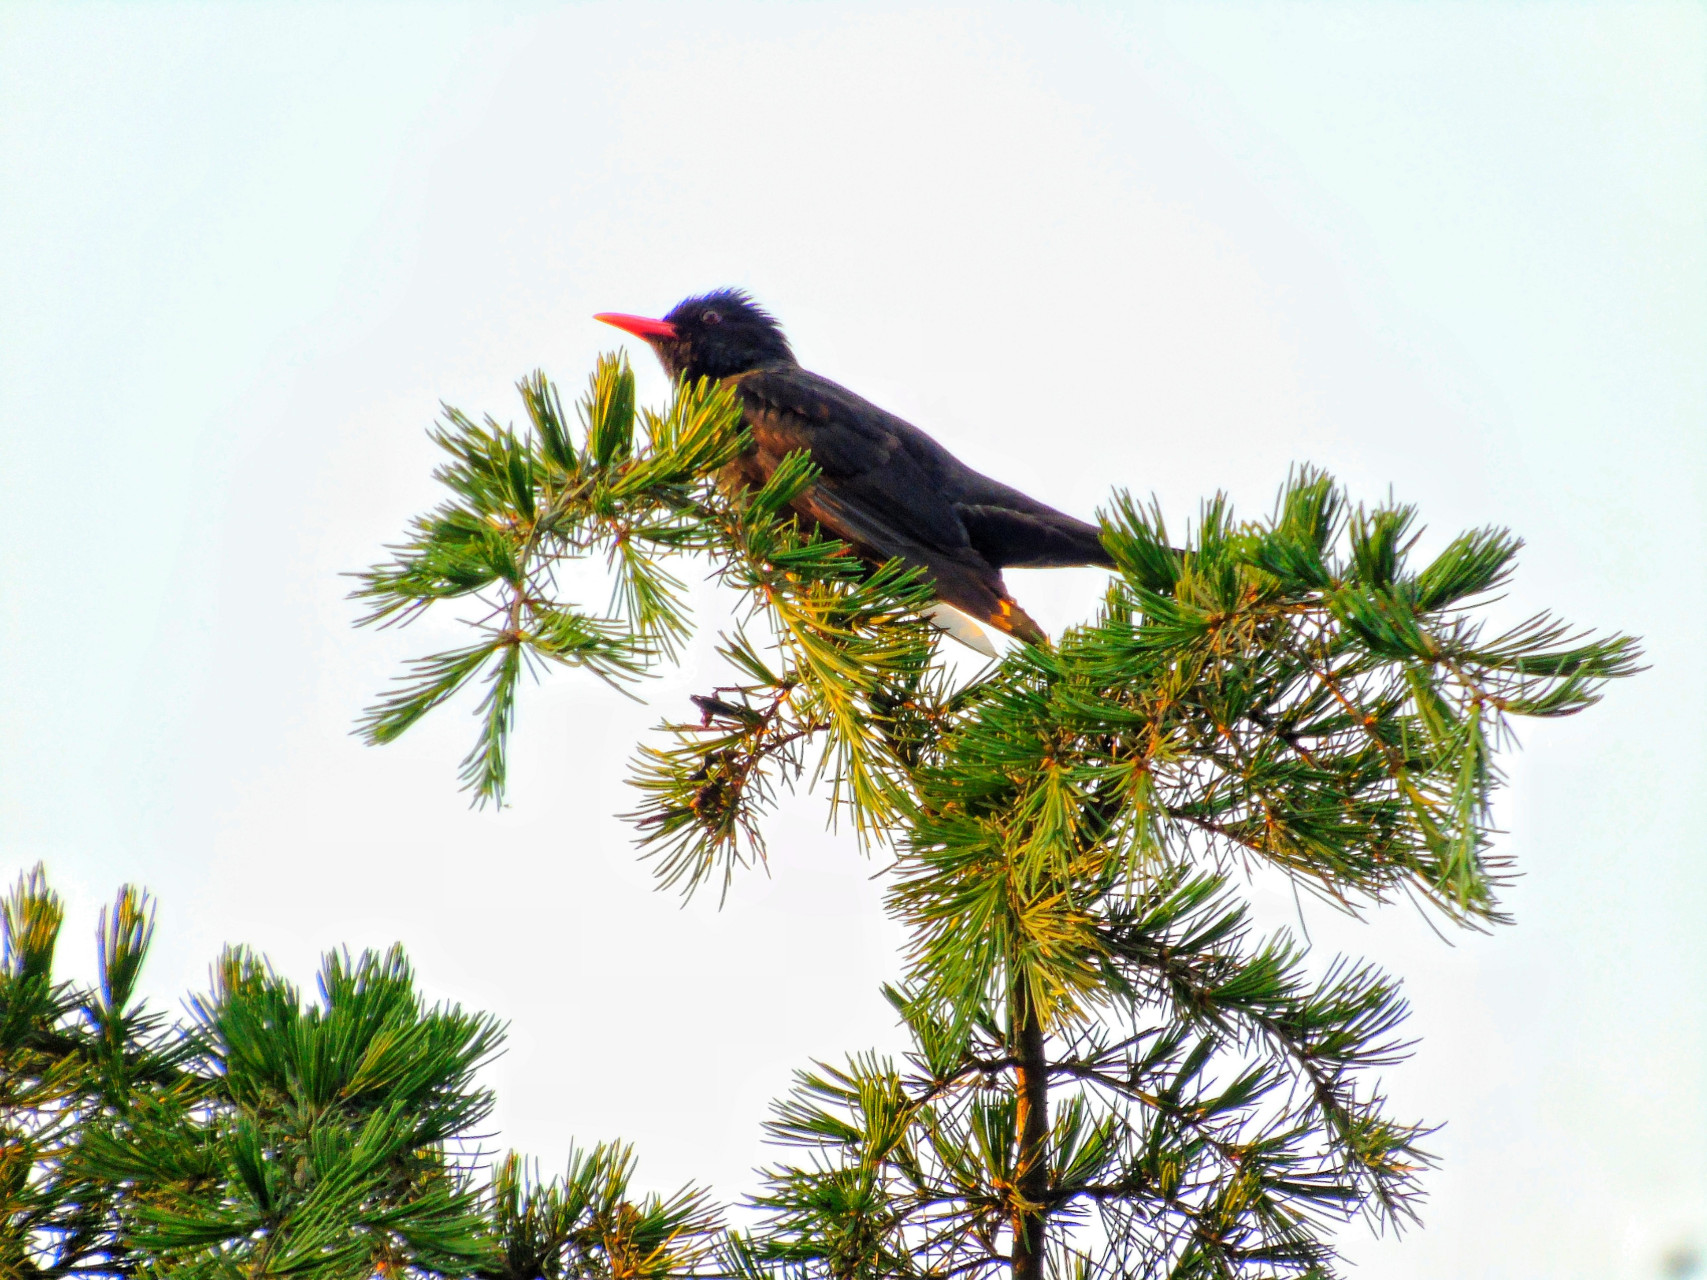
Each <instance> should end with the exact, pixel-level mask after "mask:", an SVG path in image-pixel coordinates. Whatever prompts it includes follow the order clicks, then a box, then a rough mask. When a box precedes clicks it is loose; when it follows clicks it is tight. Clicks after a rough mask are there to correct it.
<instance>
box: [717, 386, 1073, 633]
mask: <svg viewBox="0 0 1707 1280" xmlns="http://www.w3.org/2000/svg"><path fill="white" fill-rule="evenodd" d="M735 381H736V385H737V387H738V388H739V389H740V393H741V398H742V402H743V404H744V406H745V408H746V417H747V425H748V426H749V428H750V429H751V430H752V433H753V444H754V451H755V456H754V458H753V460H752V461H753V462H754V463H755V464H756V466H757V470H758V473H759V474H760V475H768V474H769V473H770V472H771V471H772V470H773V469H774V468H775V467H776V465H777V464H778V463H779V462H781V461H782V459H783V458H785V457H787V456H788V454H790V453H791V452H793V451H795V450H798V449H805V450H807V451H808V452H809V453H810V454H811V455H812V461H813V462H814V464H816V466H817V467H818V469H819V472H820V478H819V481H818V483H817V484H815V485H813V486H812V487H811V488H810V489H808V490H807V491H806V492H805V493H803V494H801V495H800V497H799V498H798V499H796V500H795V503H794V505H795V508H796V510H798V511H799V512H800V514H802V515H803V516H806V517H808V518H809V519H812V520H815V521H817V522H818V524H820V525H821V526H822V527H823V528H824V529H825V530H827V531H828V532H829V533H831V534H833V535H834V536H836V537H838V538H841V539H843V540H844V541H847V542H849V543H851V544H852V545H853V546H854V547H855V548H856V549H857V550H858V551H860V552H861V554H863V555H866V556H869V557H871V558H874V559H887V558H889V557H891V556H895V557H898V558H900V559H901V560H903V561H905V562H907V563H908V564H915V565H918V566H920V567H922V568H923V569H925V570H926V571H927V572H928V573H929V574H930V575H931V578H932V580H933V582H934V583H935V585H936V590H937V595H938V596H939V597H940V598H941V599H943V600H944V601H946V602H947V603H949V604H952V605H954V606H955V607H956V608H959V609H962V610H964V611H965V612H967V613H969V614H971V615H972V616H973V617H975V618H980V619H982V620H984V621H987V622H990V623H992V624H993V625H995V626H997V627H1000V628H1002V629H1003V630H1005V631H1010V632H1012V633H1013V634H1015V635H1018V636H1021V637H1022V638H1024V639H1027V640H1037V639H1040V638H1041V637H1042V634H1043V633H1042V631H1041V630H1040V629H1039V628H1038V627H1037V625H1036V623H1034V622H1032V620H1031V619H1030V618H1028V617H1027V616H1026V615H1025V613H1024V611H1023V610H1021V609H1019V607H1018V606H1017V605H1015V604H1014V602H1013V598H1012V597H1011V596H1009V595H1008V592H1007V587H1006V586H1005V584H1003V582H1002V576H1001V572H1000V570H999V569H998V568H997V567H996V566H995V565H993V564H991V563H990V562H989V561H988V560H987V559H985V557H984V556H983V555H981V554H980V552H979V550H978V548H977V547H976V546H974V545H973V541H972V538H971V536H970V534H969V533H968V530H967V525H966V521H965V519H964V518H963V515H962V513H961V511H960V509H959V508H958V507H957V506H956V504H955V503H954V502H953V501H952V499H951V497H950V494H951V493H952V492H955V491H958V490H961V489H964V488H965V487H966V485H965V480H964V477H963V476H962V475H961V474H960V473H965V475H967V476H974V477H975V476H976V473H975V472H971V471H970V470H969V469H968V468H966V467H964V466H963V465H962V464H961V463H960V462H959V461H957V460H956V459H955V457H954V456H953V455H952V454H950V453H949V452H948V451H947V450H946V449H944V448H943V447H942V446H941V445H939V444H937V443H936V441H934V440H932V439H931V438H930V437H929V436H927V435H925V433H924V432H922V431H920V430H919V429H918V428H917V427H914V426H912V425H911V424H910V423H908V422H905V421H903V420H902V419H900V418H897V417H896V416H895V415H894V414H892V413H887V412H885V411H884V410H882V409H879V408H878V407H877V406H876V405H874V404H872V403H871V402H870V401H867V400H864V399H862V398H861V397H859V396H857V395H855V394H854V393H853V392H851V391H849V390H847V389H846V388H845V387H841V386H838V385H837V384H836V383H834V382H831V381H830V380H829V379H827V378H821V377H819V376H818V375H816V374H813V373H808V372H807V371H806V370H804V369H801V368H799V367H798V366H787V367H771V368H765V369H759V370H755V371H753V372H751V373H747V374H743V375H741V376H740V377H739V378H738V379H736V380H735Z"/></svg>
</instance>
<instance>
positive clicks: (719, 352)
mask: <svg viewBox="0 0 1707 1280" xmlns="http://www.w3.org/2000/svg"><path fill="white" fill-rule="evenodd" d="M594 318H595V319H597V320H602V321H604V322H605V323H606V324H611V325H615V326H616V327H617V328H619V329H622V330H625V331H626V332H628V333H632V334H634V335H635V336H636V337H639V338H644V339H645V340H646V341H647V342H648V343H650V344H651V346H652V350H653V351H654V352H656V353H657V356H658V359H659V360H660V361H661V362H662V363H663V365H664V370H665V372H667V373H668V374H669V375H670V377H671V378H682V377H687V378H690V379H694V378H701V377H707V378H716V379H721V380H726V381H728V382H731V383H733V384H734V386H735V388H736V389H737V391H739V393H740V396H741V402H742V404H743V406H744V407H745V409H746V422H747V425H748V427H749V428H751V430H752V434H753V447H752V448H751V449H750V450H749V451H748V452H747V453H746V454H744V455H743V456H742V457H740V458H738V459H736V460H735V461H734V462H732V463H730V464H729V466H728V467H727V468H726V469H725V473H724V475H723V476H721V477H720V479H721V480H723V481H724V482H725V483H730V484H745V485H759V484H763V483H764V482H765V480H766V479H768V478H769V477H770V474H771V472H773V471H774V470H776V467H777V464H778V463H780V462H781V461H782V460H783V459H784V458H785V457H787V456H788V455H789V454H790V453H792V452H794V451H795V450H798V449H805V450H807V451H808V452H809V453H810V454H811V456H812V461H813V463H814V464H815V465H816V466H817V467H818V470H819V472H820V475H819V478H818V480H817V481H816V482H815V483H814V484H813V485H812V486H811V487H810V488H808V489H807V490H806V491H805V492H803V493H802V494H801V495H800V496H799V497H798V498H796V499H795V500H794V503H793V507H794V510H795V512H796V514H797V515H799V516H800V517H801V519H802V520H803V521H805V522H812V523H816V524H817V525H818V526H819V527H820V528H822V529H823V530H824V531H825V532H827V533H829V534H830V535H831V536H833V537H836V538H839V539H841V540H842V541H843V542H846V543H848V544H849V545H850V546H851V547H852V548H853V549H854V550H855V551H856V552H857V553H858V554H859V555H860V556H862V557H863V558H865V559H867V560H869V561H872V562H873V563H877V564H881V563H882V562H883V561H885V560H888V559H889V558H890V557H892V556H893V557H897V558H899V559H901V560H903V561H905V562H906V563H907V564H910V565H918V566H920V567H922V568H923V569H924V570H925V572H926V573H928V574H929V575H930V578H931V581H932V582H933V584H934V585H935V587H936V593H937V597H938V598H939V599H941V600H942V601H943V602H944V603H946V604H950V605H953V606H954V607H955V608H956V609H959V610H961V611H962V612H964V613H967V614H969V615H971V616H972V617H974V618H977V619H980V620H982V621H984V622H988V623H989V624H990V625H991V626H993V627H996V628H998V629H999V630H1002V631H1005V632H1007V633H1008V634H1010V635H1013V636H1017V637H1018V638H1019V639H1021V640H1028V641H1031V642H1032V643H1037V642H1039V641H1042V640H1043V639H1044V634H1043V629H1042V628H1041V627H1039V626H1038V625H1037V623H1035V622H1033V621H1032V620H1031V618H1030V617H1029V616H1027V614H1026V612H1025V610H1024V609H1021V608H1020V607H1019V605H1017V604H1016V603H1014V599H1013V597H1012V596H1010V595H1009V594H1008V588H1007V584H1005V583H1004V582H1003V581H1002V570H1003V569H1005V568H1007V567H1008V566H1010V565H1012V566H1015V567H1021V568H1028V569H1031V568H1052V567H1058V566H1063V565H1081V564H1096V565H1112V564H1113V563H1114V561H1113V559H1112V558H1111V557H1110V556H1109V554H1108V552H1107V551H1106V550H1104V548H1103V545H1102V543H1101V541H1100V540H1099V539H1098V537H1097V530H1096V526H1095V525H1091V524H1086V523H1085V522H1084V521H1083V520H1075V519H1074V518H1073V517H1072V516H1070V515H1066V514H1064V513H1063V512H1060V511H1057V510H1055V508H1054V507H1050V506H1045V505H1044V504H1043V503H1041V502H1038V501H1036V500H1035V499H1033V498H1028V497H1026V496H1025V494H1023V493H1021V492H1019V490H1017V489H1010V488H1009V487H1008V486H1007V485H1005V484H1001V483H999V482H998V481H995V480H992V479H990V478H989V477H988V476H983V475H979V474H978V472H976V471H974V470H972V468H971V467H968V466H967V465H966V464H965V463H963V462H961V461H960V459H958V458H956V457H955V456H954V455H953V454H951V453H950V452H949V451H948V450H947V449H944V448H943V447H942V446H941V445H940V444H938V443H937V442H936V441H935V440H932V439H931V438H930V437H929V436H928V435H926V434H925V433H924V432H923V431H920V430H919V429H918V428H917V427H915V426H913V425H912V424H911V423H910V422H903V421H902V420H901V419H900V418H897V417H896V416H895V415H894V414H892V413H885V412H884V411H883V410H882V409H879V408H878V407H877V406H876V405H874V404H872V403H871V402H870V401H868V400H863V399H861V398H860V397H859V396H856V395H855V394H854V393H853V392H851V391H849V390H848V389H847V388H845V387H841V386H838V385H837V384H836V383H834V382H831V381H830V380H829V379H828V378H821V377H819V376H818V375H817V374H815V373H809V372H807V371H806V370H805V369H802V368H801V367H800V364H799V362H798V361H797V360H795V358H794V352H793V351H792V350H790V348H789V345H788V339H787V338H785V337H784V336H783V332H782V326H781V325H779V324H778V323H777V322H776V320H775V319H774V318H773V317H771V316H770V315H769V314H768V313H767V312H766V311H765V310H764V309H763V308H761V307H760V306H758V304H756V303H755V302H754V301H753V300H752V299H751V298H750V297H748V296H747V295H746V294H745V293H742V292H740V291H739V290H735V289H720V290H718V291H717V292H715V293H708V294H705V295H703V296H701V297H697V298H689V299H687V300H686V301H685V302H682V303H679V304H677V306H676V307H675V308H674V309H673V310H672V311H671V312H670V313H669V314H668V315H667V316H665V317H664V318H663V319H662V320H649V319H647V318H645V317H644V316H630V315H622V314H620V313H617V312H603V313H601V314H599V315H598V316H595V317H594Z"/></svg>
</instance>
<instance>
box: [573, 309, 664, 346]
mask: <svg viewBox="0 0 1707 1280" xmlns="http://www.w3.org/2000/svg"><path fill="white" fill-rule="evenodd" d="M593 319H595V320H603V321H604V322H605V323H606V324H613V325H615V326H616V327H617V328H618V329H621V330H622V331H623V332H624V333H632V334H633V335H634V336H635V337H637V338H645V339H646V340H647V341H648V342H650V341H651V340H652V339H653V338H673V337H675V336H676V326H675V325H673V324H671V323H670V322H669V321H668V320H648V319H647V318H646V317H645V316H625V315H623V313H622V312H620V311H601V312H599V314H598V315H596V316H594V317H593Z"/></svg>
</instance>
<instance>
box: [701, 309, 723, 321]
mask: <svg viewBox="0 0 1707 1280" xmlns="http://www.w3.org/2000/svg"><path fill="white" fill-rule="evenodd" d="M700 320H701V321H703V322H704V323H706V324H722V323H723V317H722V316H720V315H718V314H717V312H715V311H707V312H706V313H705V314H704V315H702V316H700Z"/></svg>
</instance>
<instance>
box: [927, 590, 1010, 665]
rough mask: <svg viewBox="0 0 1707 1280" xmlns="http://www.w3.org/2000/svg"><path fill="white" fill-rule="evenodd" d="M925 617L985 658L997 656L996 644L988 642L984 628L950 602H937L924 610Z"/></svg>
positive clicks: (988, 638) (998, 655)
mask: <svg viewBox="0 0 1707 1280" xmlns="http://www.w3.org/2000/svg"><path fill="white" fill-rule="evenodd" d="M925 617H927V618H929V619H930V620H931V622H932V623H933V624H934V625H935V626H936V627H937V629H938V630H940V631H946V632H947V633H948V634H949V635H950V636H952V637H953V638H954V639H956V640H958V641H960V643H961V644H963V645H965V646H966V647H967V648H968V649H971V650H972V651H973V652H974V653H981V654H983V655H984V656H985V657H986V658H997V657H1000V656H1001V655H1000V654H998V653H997V652H996V646H995V645H993V644H991V643H990V637H989V636H987V635H985V634H984V628H983V627H980V626H979V625H978V624H977V623H976V622H974V621H972V619H971V618H968V617H967V616H966V615H965V614H964V613H962V612H960V610H959V609H956V608H955V607H954V606H953V605H951V604H942V603H940V602H938V603H937V604H933V605H932V606H931V607H930V608H928V609H926V610H925Z"/></svg>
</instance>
